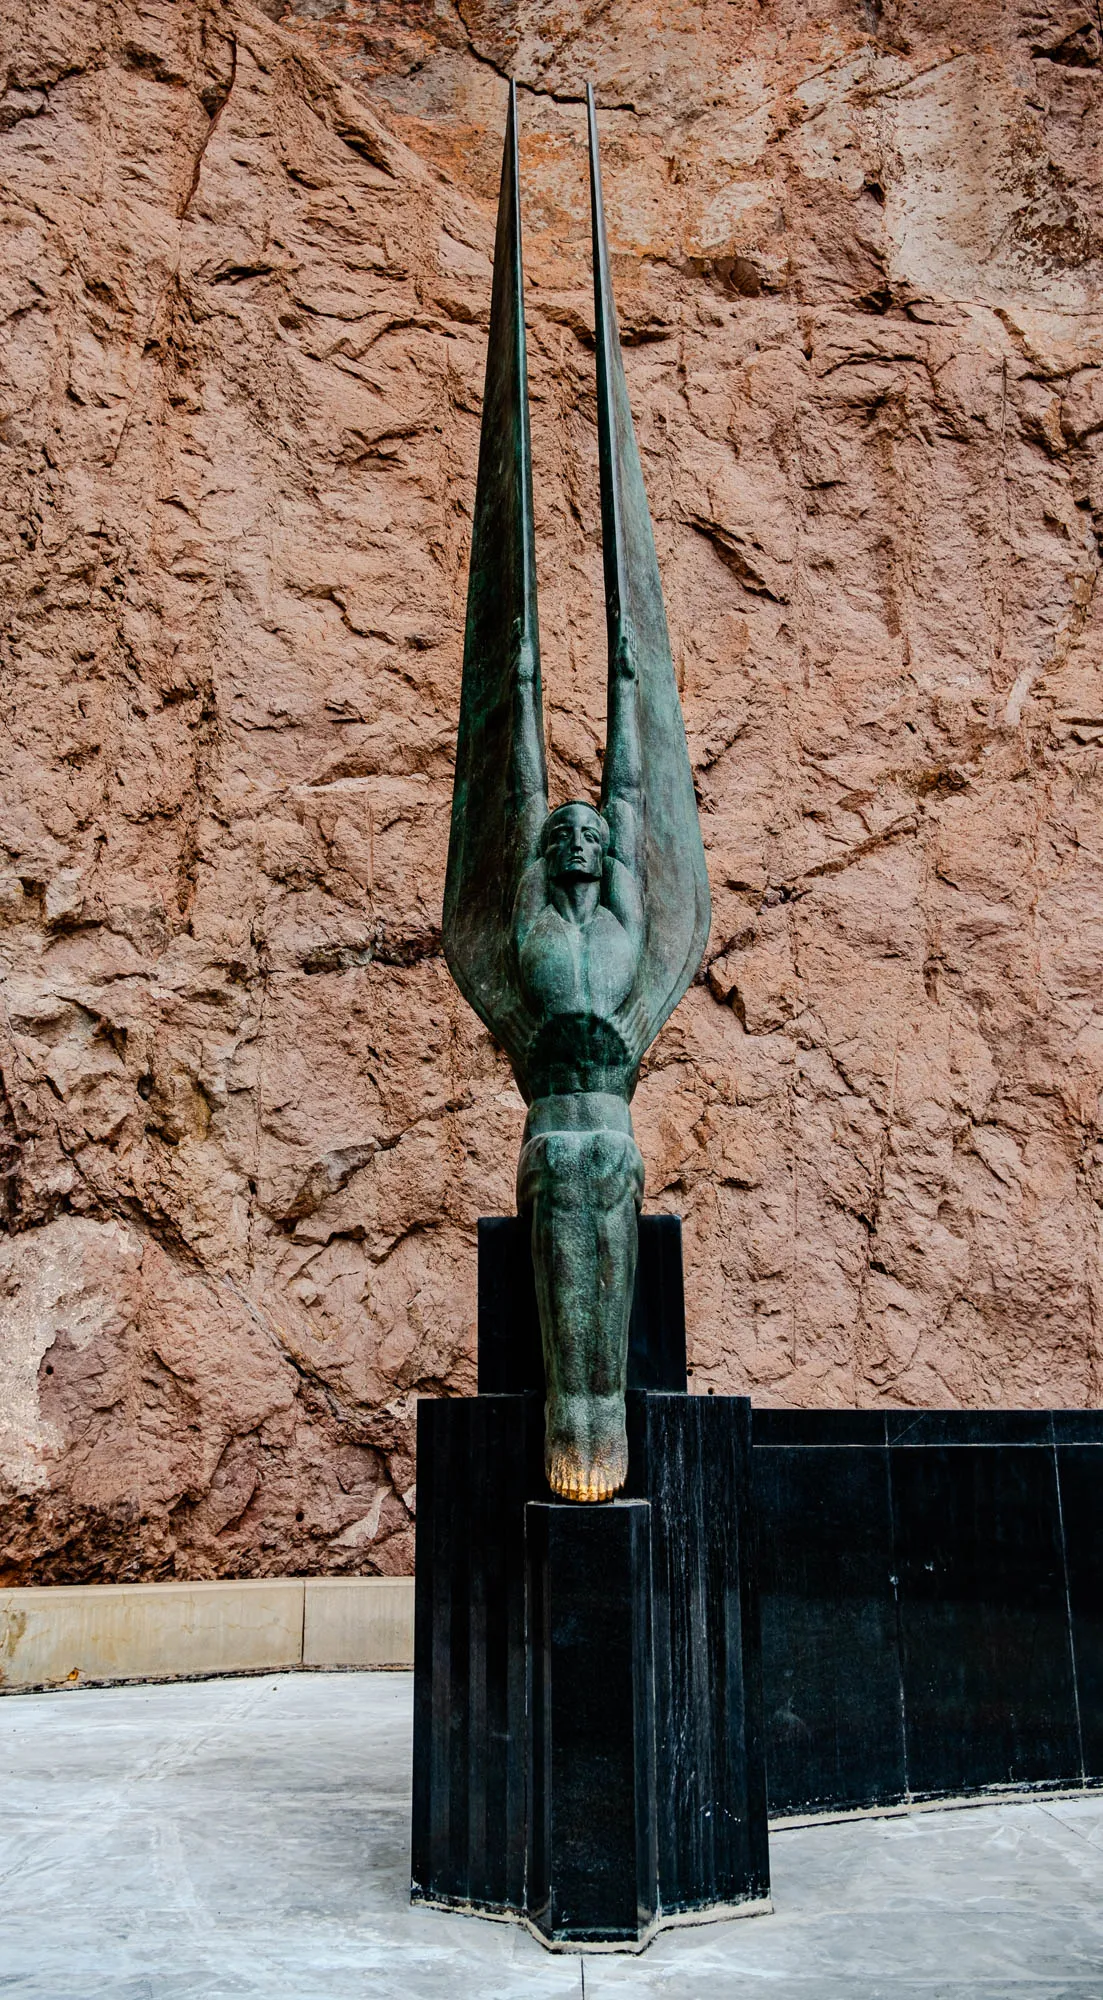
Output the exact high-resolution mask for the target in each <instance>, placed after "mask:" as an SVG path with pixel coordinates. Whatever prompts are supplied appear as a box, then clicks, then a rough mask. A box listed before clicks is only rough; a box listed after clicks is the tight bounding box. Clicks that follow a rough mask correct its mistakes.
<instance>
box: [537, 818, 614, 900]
mask: <svg viewBox="0 0 1103 2000" xmlns="http://www.w3.org/2000/svg"><path fill="white" fill-rule="evenodd" d="M608 851H609V826H608V822H607V821H606V820H604V819H603V818H602V816H601V814H600V813H599V812H595V811H594V808H593V806H588V805H587V804H586V803H585V801H584V800H582V799H572V800H571V802H570V804H569V805H565V806H557V807H556V809H555V811H554V812H553V813H549V814H548V817H547V819H546V820H545V821H544V827H543V831H542V833H541V835H540V852H541V854H542V855H543V856H544V859H545V861H546V862H547V865H548V874H549V876H550V877H551V879H552V881H553V882H560V881H571V880H574V881H584V882H597V881H600V880H601V871H602V868H603V867H604V865H605V856H606V854H607V853H608Z"/></svg>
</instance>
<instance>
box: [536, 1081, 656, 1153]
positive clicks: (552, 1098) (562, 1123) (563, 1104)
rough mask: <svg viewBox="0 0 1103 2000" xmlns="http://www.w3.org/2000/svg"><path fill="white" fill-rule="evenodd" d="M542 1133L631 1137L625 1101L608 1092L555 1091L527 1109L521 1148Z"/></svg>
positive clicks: (627, 1108) (630, 1119) (629, 1117)
mask: <svg viewBox="0 0 1103 2000" xmlns="http://www.w3.org/2000/svg"><path fill="white" fill-rule="evenodd" d="M544 1132H627V1133H628V1134H629V1136H631V1133H632V1113H631V1111H630V1109H629V1107H628V1103H627V1100H626V1099H625V1098H623V1097H618V1096H614V1094H613V1092H612V1091H609V1090H571V1091H555V1092H552V1093H551V1094H549V1095H548V1096H546V1097H537V1098H535V1099H534V1100H533V1102H532V1103H531V1104H530V1105H529V1115H528V1117H527V1118H526V1120H525V1136H524V1139H523V1140H522V1144H523V1145H527V1143H528V1141H529V1140H530V1139H535V1138H537V1137H539V1135H540V1134H541V1133H544Z"/></svg>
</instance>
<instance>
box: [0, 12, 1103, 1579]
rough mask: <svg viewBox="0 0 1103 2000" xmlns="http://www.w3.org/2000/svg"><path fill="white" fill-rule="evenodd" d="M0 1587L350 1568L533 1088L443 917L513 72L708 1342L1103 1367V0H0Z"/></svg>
mask: <svg viewBox="0 0 1103 2000" xmlns="http://www.w3.org/2000/svg"><path fill="white" fill-rule="evenodd" d="M6 14H7V20H6V28H5V31H4V48H5V65H6V91H5V94H4V96H3V98H2V99H0V167H2V173H3V179H4V187H5V190H6V192H5V196H4V205H3V210H2V226H3V236H2V255H0V272H2V275H0V311H2V315H3V335H2V340H0V367H2V370H3V379H2V383H0V467H2V474H3V476H2V478H0V510H2V521H0V533H2V568H0V577H2V579H3V584H2V588H3V597H4V609H5V617H4V637H3V704H4V732H3V744H2V751H3V763H4V768H3V781H2V785H0V924H2V926H3V928H2V929H0V952H2V958H3V973H4V995H5V1013H4V1015H3V1017H2V1022H0V1072H2V1078H3V1095H2V1096H0V1199H2V1204H3V1207H2V1213H3V1219H4V1223H5V1227H6V1234H5V1236H4V1237H3V1239H0V1302H2V1303H0V1491H2V1493H3V1495H4V1496H5V1500H6V1511H5V1513H4V1515H3V1527H2V1531H0V1550H2V1552H3V1557H2V1560H0V1580H20V1581H34V1580H50V1579H63V1578H65V1579H72V1580H83V1579H91V1578H96V1577H106V1576H126V1575H152V1574H157V1573H171V1572H172V1571H173V1570H175V1571H176V1572H177V1573H179V1574H183V1575H209V1574H219V1573H232V1572H244V1573H248V1572H258V1573H259V1572H263V1571H267V1570H287V1569H294V1570H308V1571H309V1570H315V1569H356V1570H381V1571H398V1570H401V1569H403V1568H407V1567H408V1566H409V1564H410V1561H411V1555H412V1507H413V1491H412V1488H413V1479H414V1468H413V1457H412V1414H413V1405H414V1401H415V1399H416V1397H417V1395H419V1394H424V1393H440V1392H444V1391H448V1390H451V1391H466V1390H470V1389H471V1388H472V1387H473V1327H474V1233H473V1225H474V1219H475V1217H476V1215H477V1214H478V1213H480V1212H494V1211H500V1210H505V1209H508V1208H509V1207H510V1206H511V1205H512V1175H513V1167H514V1162H515V1159H516V1150H517V1144H518V1138H519V1132H520V1124H521V1106H520V1102H519V1099H518V1098H517V1096H516V1093H515V1092H514V1090H513V1087H512V1084H511V1081H510V1077H509V1072H508V1069H507V1067H506V1066H505V1064H504V1062H503V1060H502V1058H501V1057H500V1055H499V1054H498V1053H497V1052H496V1051H495V1049H494V1048H493V1046H492V1045H491V1043H490V1042H489V1040H488V1038H487V1037H486V1035H485V1034H484V1033H483V1031H482V1030H481V1028H480V1027H479V1025H478V1023H477V1022H476V1021H475V1019H474V1017H473V1016H472V1015H471V1014H470V1013H469V1012H468V1010H467V1009H466V1008H465V1006H464V1004H463V1003H462V1001H461V1000H460V999H459V997H458V995H457V994H456V993H455V991H454V990H453V988H452V987H451V984H450V982H449V979H448V977H447V974H446V971H445V967H444V963H443V960H442V958H441V955H440V941H439V919H440V901H441V892H442V886H443V872H444V859H445V848H446V839H447V822H448V809H449V799H450V781H451V765H450V757H451V746H452V741H453V736H454V729H455V718H456V712H457V705H458V690H459V671H460V648H461V631H462V618H463V601H464V591H465V565H466V556H467V540H468V533H469V521H470V509H471V503H472V496H473V489H474V468H475V454H476V448H477V439H478V422H479V403H480V395H481V379H482V366H483V357H484V344H485V327H486V320H487V310H488V304H489V279H490V262H489V259H490V252H491V247H492V236H493V211H494V201H495V196H496V188H497V173H498V163H499V158H500V143H501V127H502V120H503V110H504V95H505V92H504V84H503V81H502V77H503V74H505V73H506V72H508V71H510V70H512V71H513V72H515V73H516V75H517V76H518V78H519V80H520V81H521V83H522V85H524V86H525V87H524V88H523V89H522V92H521V111H522V120H523V126H522V165H523V173H524V208H525V219H526V229H527V240H526V264H527V271H528V278H529V296H528V311H529V329H530V334H529V337H530V367H531V373H532V393H533V420H534V449H535V461H536V482H537V490H536V501H537V513H538V534H539V563H540V582H541V613H542V626H543V637H544V654H545V676H546V685H547V692H548V703H549V718H548V720H549V736H550V744H549V750H550V764H551V772H552V780H553V787H554V789H555V792H556V795H557V796H558V797H562V796H568V795H571V794H576V793H578V792H579V791H586V790H588V789H590V788H593V787H596V784H597V781H598V774H599V763H598V759H599V746H600V742H601V737H602V722H601V714H600V709H601V690H602V686H603V680H604V616H603V609H602V604H601V583H600V548H599V542H598V507H597V472H596V441H595V432H594V409H593V388H592V379H593V353H592V340H591V332H590V328H591V313H592V308H591V303H590V295H589V246H588V214H587V205H586V204H587V193H586V173H585V159H584V152H583V113H582V108H581V105H580V103H579V101H578V100H579V97H580V94H581V90H582V85H583V82H584V80H585V78H586V77H587V76H591V77H593V78H594V80H595V82H596V84H597V88H598V97H599V103H600V104H601V105H602V106H603V107H604V109H603V112H602V130H603V141H604V147H605V162H606V167H605V171H606V205H607V210H608V219H609V228H610V236H611V240H612V248H613V252H614V278H615V282H616V285H617V291H618V298H619V303H620V308H621V317H622V325H623V331H624V335H625V341H626V345H627V349H628V353H627V366H628V371H629V384H630V389H631V393H632V396H633V400H634V405H635V410H636V415H637V425H638V430H639V434H640V439H641V446H642V449H643V454H644V465H645V474H646V476H647V479H648V482H649V488H650V493H651V499H652V508H653V513H654V516H655V522H656V535H657V541H658V546H659V555H660V561H661V564H662V568H663V575H664V581H665V585H666V589H667V596H668V607H669V614H670V623H671V630H672V637H673V640H674V645H675V653H676V657H677V660H678V665H679V672H680V675H681V678H682V685H683V701H684V707H685V712H686V719H687V727H688V730H689V736H690V746H691V752H692V755H693V759H694V764H695V768H696V771H697V775H698V782H699V792H700V801H701V809H702V824H703V830H704V836H705V843H706V847H707V850H708V856H709V864H710V871H711V875H712V885H713V898H714V911H715V914H714V923H713V932H712V938H711V941H710V945H709V951H708V956H707V960H706V965H705V967H704V969H703V973H702V977H701V979H700V981H699V983H698V984H697V985H696V986H695V987H694V988H693V989H692V990H691V993H690V995H689V996H688V998H687V999H686V1000H685V1002H684V1003H683V1005H682V1006H681V1008H680V1009H679V1010H678V1013H677V1014H676V1016H675V1017H674V1019H673V1021H672V1022H671V1024H670V1025H669V1027H668V1028H667V1030H666V1031H665V1032H664V1034H663V1036H662V1038H661V1039H660V1041H659V1043H658V1044H657V1045H656V1048H655V1050H654V1051H653V1052H652V1056H651V1059H650V1062H649V1065H648V1068H647V1072H646V1074H645V1077H644V1080H643V1082H642V1083H641V1086H640V1091H639V1094H638V1097H637V1100H636V1126H637V1131H638V1134H639V1138H640V1143H641V1146H642V1149H643V1152H644V1156H645V1159H646V1161H647V1167H648V1199H649V1202H650V1203H651V1204H652V1205H654V1206H657V1207H661V1208H673V1209H678V1210H680V1211H681V1212H682V1214H683V1215H684V1217H685V1222H686V1256H687V1268H688V1293H689V1299H688V1303H689V1315H690V1324H691V1341H692V1362H693V1367H694V1382H695V1386H696V1387H697V1388H698V1389H700V1390H704V1389H707V1388H711V1387H716V1388H717V1389H721V1388H723V1389H731V1390H746V1391H749V1392H750V1393H752V1394H753V1395H754V1396H755V1397H756V1398H757V1399H758V1400H759V1401H766V1402H774V1403H777V1402H797V1403H801V1402H803V1403H852V1402H864V1403H869V1402H876V1401H877V1400H884V1401H887V1402H892V1403H905V1404H912V1403H915V1404H918V1403H923V1404H938V1403H944V1404H945V1403H973V1402H976V1403H982V1404H988V1403H1004V1404H1018V1403H1026V1404H1031V1403H1035V1404H1037V1403H1070V1404H1078V1403H1085V1402H1093V1401H1098V1400H1099V1397H1100V1393H1101V1389H1103V1382H1101V1355H1100V1335H1099V1333H1098V1332H1097V1322H1098V1318H1099V1312H1100V1307H1101V1305H1103V1299H1101V1296H1100V1294H1101V1271H1100V1213H1099V1203H1100V1202H1103V1136H1101V1134H1100V1129H1099V1122H1098V1098H1099V1090H1100V1086H1101V1083H1103V1007H1101V1005H1100V992H1101V980H1103V883H1101V869H1103V798H1101V795H1100V782H1099V781H1100V751H1099V748H1098V744H1099V741H1100V739H1101V738H1103V678H1101V664H1100V645H1101V635H1103V604H1101V602H1100V599H1099V598H1098V596H1097V595H1096V592H1095V586H1096V578H1097V575H1098V569H1099V553H1098V546H1097V538H1096V531H1097V524H1098V522H1099V519H1100V514H1101V511H1103V442H1101V441H1103V291H1101V288H1100V281H1101V276H1103V245H1101V239H1100V236H1099V234H1098V227H1099V225H1098V217H1099V215H1100V212H1101V199H1100V197H1101V186H1100V182H1101V179H1103V162H1101V154H1100V132H1101V128H1100V102H1101V95H1103V67H1101V62H1103V45H1101V41H1100V33H1099V27H1098V21H1097V16H1096V14H1095V12H1094V11H1093V10H1088V9H1082V10H1077V9H1073V8H1068V7H1064V6H1063V5H1061V4H1059V0H1054V4H1053V5H1052V6H1048V7H1047V6H1046V5H1045V4H1040V5H1037V6H1029V5H1027V4H1025V0H1023V4H1018V5H1017V4H1012V0H1005V4H1002V5H999V4H995V0H991V3H990V4H985V3H984V0H973V4H971V5H970V6H968V7H967V8H965V9H962V8H960V7H958V8H950V7H948V6H947V7H945V8H940V7H939V6H937V5H930V4H924V5H922V6H921V5H919V4H918V0H914V4H899V5H892V4H891V3H890V4H885V5H884V6H879V5H878V4H876V0H853V4H849V5H848V4H844V0H827V4H826V5H825V6H824V7H822V8H818V9H816V10H812V9H811V8H805V7H801V6H798V5H795V4H792V0H763V4H761V5H757V4H756V5H751V4H749V0H748V4H737V3H736V0H733V4H729V5H724V4H723V3H722V0H714V4H713V5H711V6H709V7H704V6H701V5H700V4H698V3H697V0H693V4H690V0H666V4H665V5H664V6H663V7H662V8H659V7H655V6H653V5H650V4H645V0H614V4H613V5H612V6H610V7H605V8H603V9H601V10H600V12H597V11H595V10H591V9H584V8H579V9H573V8H565V7H563V6H561V5H555V6H553V5H551V4H543V0H512V4H510V5H508V6H507V5H506V4H504V0H498V4H491V0H457V4H452V0H344V4H339V0H338V4H333V0H290V4H281V0H269V4H267V5H266V7H265V9H264V11H263V12H258V11H255V10H253V9H252V8H250V7H249V6H247V5H245V4H244V0H241V4H237V3H236V0H229V4H224V5H223V4H217V0H190V4H187V5H173V4H171V0H150V4H148V5H145V6H140V5H138V4H136V0H133V3H132V0H32V4H31V5H29V6H28V5H27V4H26V0H7V7H6Z"/></svg>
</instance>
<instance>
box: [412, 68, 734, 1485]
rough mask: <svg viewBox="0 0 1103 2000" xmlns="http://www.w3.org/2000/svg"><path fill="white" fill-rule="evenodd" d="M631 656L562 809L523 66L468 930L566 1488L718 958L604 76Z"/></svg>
mask: <svg viewBox="0 0 1103 2000" xmlns="http://www.w3.org/2000/svg"><path fill="white" fill-rule="evenodd" d="M587 109H588V119H589V142H590V195H591V209H592V220H593V261H594V311H595V320H596V329H595V330H596V345H597V406H598V448H599V460H600V477H601V524H602V541H603V554H604V567H605V602H606V613H607V623H608V644H609V673H608V697H607V720H606V749H605V758H604V764H603V773H602V784H601V797H600V801H599V803H598V804H597V805H596V806H595V805H593V804H591V803H590V802H589V801H586V800H579V799H575V800H571V801H570V802H569V803H567V804H565V805H560V806H557V807H556V809H555V810H554V811H551V812H549V809H548V783H547V769H546V764H545V757H544V725H543V704H542V694H541V681H540V640H539V630H538V624H537V610H536V558H535V541H534V531H533V511H532V453H531V444H530V437H529V417H528V386H527V364H526V354H525V320H524V298H523V279H522V263H521V215H520V190H519V182H518V161H517V102H516V88H515V86H514V85H513V84H511V85H510V92H509V110H508V115H507V123H506V139H505V152H504V158H503V164H502V185H501V196H500V201H499V207H498V227H497V237H496V242H495V252H494V285H493V294H492V300H491V313H490V341H489V351H488V355H487V367H486V389H485V396H484V402H483V416H482V434H481V439H480V448H479V468H478V480H477V486H476V496H475V517H474V526H473V533H472V544H471V569H470V583H469V588H468V599H467V624H466V632H465V642H464V663H463V688H462V694H461V701H460V722H459V735H458V741H457V749H456V775H455V787H454V792H453V800H452V830H451V841H450V846H449V853H448V875H447V882H446V887H445V899H444V948H445V953H446V956H447V959H448V964H449V967H450V969H451V972H452V975H453V977H454V979H455V980H456V983H457V985H458V986H459V988H460V990H461V992H462V993H463V994H464V996H465V997H466V999H467V1000H468V1001H470V1003H471V1005H472V1007H474V1009H475V1011H476V1013H478V1014H479V1015H480V1016H481V1018H482V1019H483V1021H485V1023H486V1025H487V1027H488V1028H489V1029H490V1030H491V1033H492V1034H493V1035H494V1036H495V1037H496V1039H497V1040H498V1041H499V1042H500V1043H501V1045H502V1047H503V1048H504V1049H505V1051H506V1054H507V1055H508V1057H509V1060H510V1062H511V1064H512V1066H513V1072H514V1075H515V1077H516V1079H517V1083H518V1086H519V1088H520V1090H521V1094H522V1096H523V1097H524V1098H525V1100H526V1103H527V1104H528V1117H527V1119H526V1123H525V1130H524V1137H523V1141H522V1146H521V1156H520V1160H519V1163H518V1171H517V1202H518V1209H519V1212H520V1213H522V1214H526V1213H527V1214H529V1215H530V1216H531V1227H532V1252H533V1264H534V1269H535V1274H536V1294H537V1302H538V1306H539V1312H540V1328H541V1336H542V1343H543V1352H544V1374H545V1385H546V1399H547V1400H546V1413H545V1452H544V1457H545V1468H546V1472H547V1477H548V1482H549V1484H550V1486H551V1488H552V1490H553V1492H555V1493H557V1494H559V1495H561V1496H562V1497H563V1498H566V1499H572V1500H605V1499H609V1498H611V1497H612V1495H613V1494H615V1493H616V1492H618V1491H619V1489H620V1488H621V1487H622V1486H623V1485H624V1482H625V1478H626V1476H627V1471H628V1447H627V1440H626V1436H625V1401H624V1398H625V1377H626V1367H627V1352H628V1321H629V1315H630V1311H631V1304H632V1291H633V1285H634V1280H635V1269H636V1244H637V1214H638V1211H639V1208H640V1204H641V1202H642V1199H643V1188H644V1166H643V1160H642V1158H641V1156H640V1152H639V1148H638V1147H637V1145H636V1141H635V1138H634V1135H633V1131H632V1114H631V1110H630V1104H631V1099H632V1095H633V1092H634V1091H635V1088H636V1080H637V1077H638V1074H639V1067H640V1063H641V1061H642V1058H643V1055H644V1052H645V1051H646V1049H647V1048H648V1047H649V1045H650V1043H651V1042H652V1041H653V1040H654V1038H655V1036H656V1035H657V1034H658V1032H659V1029H660V1028H661V1027H662V1025H663V1022H664V1021H665V1020H666V1019H667V1016H668V1015H669V1014H670V1013H671V1012H672V1010H673V1009H674V1007H676V1006H677V1004H678V1001H679V1000H680V999H681V997H682V995H683V993H684V992H685V990H686V988H687V986H688V985H689V983H690V981H691V980H692V978H693V976H694V973H695V972H696V970H697V968H698V966H699V964H700V962H701V957H702V954H703V952H704V948H705V942H706V939H707V936H708V928H709V914H710V906H709V888H708V875H707V871H706V867H705V855H704V848H703V845H702V841H701V832H700V827H699V824H698V819H697V804H696V799H695V796H694V790H693V777H692V773H691V771H690V764H689V753H688V750H687V748H686V737H685V728H684V725H683V722H682V712H681V706H680V703H679V700H678V688H677V683H676V681H675V677H674V666H673V662H672V660H671V654H670V641H669V637H668V634H667V625H666V614H665V611H664V608H663V597H662V586H661V583H660V579H659V568H658V562H657V560H656V556H655V544H654V539H653V536H652V531H651V518H650V514H649V512H648V506H647V496H646V493H645V491H644V485H643V475H642V472H641V469H640V461H639V453H638V450H637V446H636V439H635V433H634V431H633V427H632V414H631V410H630V408H629V403H628V391H627V388H626V385H625V380H624V368H623V364H622V361H621V352H620V336H619V333H618V330H617V320H616V311H615V307H614V304H613V294H612V286H611V283H610V278H609V256H608V249H607V246H606V240H605V221H604V215H603V210H602V199H601V167H600V161H599V157H598V142H597V120H596V113H595V108H594V99H593V92H592V90H590V89H588V90H587Z"/></svg>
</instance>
